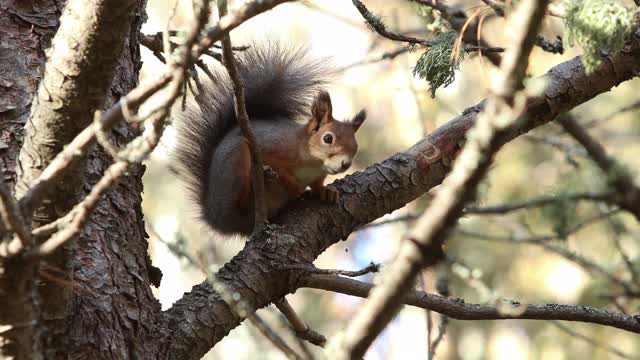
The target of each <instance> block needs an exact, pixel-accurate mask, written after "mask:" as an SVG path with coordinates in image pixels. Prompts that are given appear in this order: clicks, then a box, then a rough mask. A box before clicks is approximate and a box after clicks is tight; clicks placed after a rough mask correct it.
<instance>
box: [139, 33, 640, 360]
mask: <svg viewBox="0 0 640 360" xmlns="http://www.w3.org/2000/svg"><path fill="white" fill-rule="evenodd" d="M638 56H640V32H638V31H637V32H635V33H634V34H633V35H632V39H631V42H630V45H629V46H627V47H625V49H624V50H623V51H621V52H620V53H618V54H616V55H613V56H608V57H607V58H606V61H605V62H604V64H603V65H602V66H601V67H600V68H598V69H597V70H596V71H595V72H594V73H592V74H590V75H587V74H585V71H584V67H583V66H582V62H581V59H580V58H579V57H577V58H574V59H572V60H570V61H567V62H565V63H562V64H560V65H557V66H555V67H554V68H552V69H551V70H550V71H549V72H548V73H547V74H546V75H545V76H544V79H545V80H546V84H547V85H546V88H545V91H544V93H543V94H542V95H541V96H538V97H532V98H530V99H528V102H527V110H526V114H525V116H524V117H523V118H522V119H521V120H520V121H518V123H517V126H516V127H515V128H514V129H513V130H512V131H510V132H508V133H506V134H504V136H502V137H501V139H500V143H501V144H505V143H507V142H509V141H511V140H513V139H514V138H516V137H518V136H519V135H521V134H523V133H525V132H527V131H529V130H531V129H533V128H535V127H538V126H541V125H543V124H546V123H548V122H549V121H552V120H553V119H554V118H555V117H556V116H557V115H558V114H560V113H562V112H565V111H568V110H570V109H572V108H574V107H575V106H577V105H580V104H582V103H584V102H586V101H588V100H590V99H592V98H593V97H595V96H597V95H599V94H601V93H604V92H606V91H609V90H610V89H611V88H612V87H614V86H617V85H618V84H620V83H621V82H623V81H626V80H629V79H631V78H633V77H635V76H637V74H639V73H640V61H638V59H639V58H638ZM482 106H483V103H480V104H478V105H476V106H473V107H471V108H468V109H467V110H465V111H464V113H463V114H462V115H461V116H459V117H457V118H455V119H453V120H451V121H449V122H448V123H447V124H445V125H443V126H442V127H440V128H438V129H437V130H436V131H434V132H433V133H432V134H430V135H429V136H427V137H426V138H424V139H423V140H421V141H420V142H418V143H417V144H416V145H414V146H413V147H411V148H410V149H409V150H408V151H406V152H405V153H401V154H397V155H394V156H392V157H391V158H389V159H387V160H385V161H383V162H382V163H379V164H375V165H373V166H371V167H369V168H368V169H366V170H364V171H362V172H358V173H356V174H353V175H351V176H348V177H346V178H344V179H342V180H339V181H337V182H335V183H334V186H336V187H337V188H338V189H339V190H340V191H341V200H340V202H339V203H338V204H337V205H335V206H330V205H322V204H318V203H317V202H315V201H313V200H310V199H303V200H301V201H298V202H297V203H295V204H293V205H292V206H291V208H290V209H289V211H287V212H285V213H284V214H283V215H282V216H281V217H280V218H279V219H276V221H275V223H276V224H278V225H272V226H271V227H270V228H269V229H267V230H266V231H264V232H262V233H260V234H257V235H256V236H254V237H252V239H251V240H250V241H249V242H248V243H247V245H246V246H245V248H244V249H243V250H242V251H241V252H240V253H239V254H238V255H236V256H235V257H234V258H233V259H232V260H231V261H230V262H229V263H227V264H226V265H225V266H224V267H223V268H222V269H221V270H220V271H219V272H218V273H217V276H218V278H220V279H221V280H222V281H224V282H225V283H226V284H227V285H228V286H229V287H230V288H231V289H233V291H236V292H237V293H239V294H240V295H241V296H242V298H243V299H244V300H245V301H246V302H247V303H248V304H249V305H250V306H252V307H253V308H255V309H258V308H261V307H264V306H267V305H268V304H269V303H270V302H271V301H274V300H276V299H279V298H280V297H282V296H283V295H285V294H287V293H292V292H295V290H296V289H297V288H298V287H300V276H301V275H302V274H301V273H300V272H299V271H293V270H288V271H287V270H283V269H282V266H283V265H284V264H291V263H302V262H309V263H310V262H312V261H313V260H314V259H315V258H316V257H317V256H319V255H320V254H321V253H322V252H323V251H324V250H326V249H327V248H328V247H329V246H331V245H333V244H334V243H336V242H338V241H339V240H340V239H345V238H346V237H347V236H348V235H349V234H350V233H351V232H352V231H353V230H354V229H356V228H358V227H359V226H361V225H364V224H366V223H369V222H370V221H372V220H374V219H376V218H378V217H380V216H382V215H384V214H387V213H389V212H391V211H393V210H395V209H398V208H400V207H402V206H404V205H405V204H406V203H408V202H409V201H411V200H413V199H415V198H417V197H418V196H420V195H421V194H423V193H424V192H426V191H428V190H429V189H431V188H433V187H434V186H436V185H438V184H440V183H441V182H442V180H443V178H444V176H445V175H446V173H447V171H448V169H449V166H448V165H450V163H451V161H452V159H453V158H454V157H455V155H456V153H457V151H458V149H459V144H460V143H461V142H462V141H464V134H465V132H466V130H467V129H469V127H470V126H471V125H472V123H473V121H474V120H475V118H476V116H477V115H478V113H479V112H480V111H481V109H482ZM436 149H437V150H436ZM241 320H242V319H240V318H238V317H236V316H234V315H233V314H232V312H231V311H230V309H229V308H228V307H227V305H226V304H225V303H224V302H223V301H222V300H221V299H220V297H219V296H218V294H216V293H215V292H214V291H213V290H212V289H211V288H210V287H209V286H208V285H207V284H206V283H202V284H200V285H197V286H195V287H194V288H193V290H192V291H191V292H190V293H188V294H185V296H184V297H183V298H182V299H181V300H179V301H178V302H176V303H175V304H174V306H173V307H172V308H171V309H169V310H167V311H165V312H164V313H163V314H162V315H161V316H160V317H159V318H158V319H157V321H158V323H157V325H156V329H155V331H156V334H155V335H154V336H153V340H152V341H153V342H155V343H156V344H157V348H156V350H155V352H154V355H153V356H154V357H158V358H166V359H173V358H189V359H197V358H199V357H200V356H202V355H203V354H204V353H205V352H206V351H207V350H208V349H210V348H211V347H212V346H213V345H215V344H216V343H217V342H218V341H220V340H221V339H222V338H223V337H224V336H226V334H227V333H228V332H229V331H230V330H231V329H233V328H234V327H235V326H237V325H238V324H239V323H240V321H241Z"/></svg>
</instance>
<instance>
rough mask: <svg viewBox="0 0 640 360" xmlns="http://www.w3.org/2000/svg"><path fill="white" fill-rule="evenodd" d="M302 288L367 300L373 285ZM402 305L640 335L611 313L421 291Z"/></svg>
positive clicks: (632, 323)
mask: <svg viewBox="0 0 640 360" xmlns="http://www.w3.org/2000/svg"><path fill="white" fill-rule="evenodd" d="M300 281H301V284H300V285H301V286H302V287H307V288H313V289H321V290H327V291H333V292H337V293H341V294H346V295H352V296H358V297H362V298H366V297H368V296H369V293H370V292H371V290H372V289H373V287H374V285H373V284H369V283H366V282H362V281H358V280H354V279H349V278H345V277H341V276H334V275H318V274H315V275H311V276H308V277H305V278H301V280H300ZM402 303H403V304H407V305H411V306H415V307H419V308H422V309H429V310H431V311H435V312H437V313H440V314H443V315H446V316H448V317H450V318H452V319H457V320H504V319H522V320H566V321H577V322H584V323H593V324H600V325H606V326H611V327H615V328H618V329H622V330H626V331H630V332H633V333H636V334H640V321H637V319H636V317H634V316H632V315H625V314H621V313H616V312H611V311H608V310H604V309H599V308H594V307H590V306H582V305H561V304H526V305H524V304H521V303H520V302H517V301H509V300H505V301H504V302H503V303H506V304H504V305H506V306H510V307H513V308H520V307H523V306H524V307H526V308H525V309H524V311H518V312H517V313H516V312H509V311H503V310H502V309H499V308H498V307H497V306H488V305H480V304H472V303H468V302H465V301H464V300H462V299H458V298H445V297H442V296H439V295H435V294H429V293H425V292H422V291H411V292H408V293H406V294H404V296H403V298H402Z"/></svg>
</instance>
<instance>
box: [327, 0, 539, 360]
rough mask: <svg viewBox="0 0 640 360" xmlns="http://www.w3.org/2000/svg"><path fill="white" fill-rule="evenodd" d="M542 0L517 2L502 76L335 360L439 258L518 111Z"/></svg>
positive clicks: (358, 352) (359, 342) (388, 313)
mask: <svg viewBox="0 0 640 360" xmlns="http://www.w3.org/2000/svg"><path fill="white" fill-rule="evenodd" d="M547 3H548V0H529V1H522V2H520V3H519V6H518V8H517V10H516V12H515V13H514V14H513V16H512V18H511V19H510V20H511V21H512V22H511V24H512V25H513V26H517V27H518V28H519V29H520V30H519V31H516V40H515V42H514V46H513V47H512V48H510V49H509V51H508V52H507V53H506V57H505V59H504V60H503V62H502V74H501V75H502V76H501V78H500V79H499V81H497V83H496V86H495V88H494V92H495V94H496V96H495V97H494V98H493V99H491V100H490V101H489V103H488V104H487V107H486V109H485V113H484V114H483V115H484V116H481V117H480V118H479V119H478V121H477V123H476V124H475V126H474V128H473V129H472V130H471V131H470V132H469V133H468V138H467V142H466V144H465V146H464V148H463V150H462V152H461V154H460V155H459V156H458V158H457V160H456V163H455V164H454V167H453V170H452V171H451V173H450V174H449V176H448V178H447V179H446V180H445V181H444V182H443V184H442V188H441V189H440V190H439V191H438V193H437V194H436V196H435V199H434V200H433V202H432V203H431V205H430V206H429V208H428V210H427V211H426V212H425V214H424V215H423V216H422V217H421V218H420V220H419V221H418V223H417V225H416V227H415V228H414V229H413V230H412V231H411V232H410V233H409V236H408V237H407V241H404V242H403V244H402V245H401V247H400V249H399V251H398V255H397V257H396V259H395V260H394V262H393V264H392V265H391V267H390V269H389V271H388V272H386V273H385V275H386V276H385V277H384V279H383V282H382V284H381V285H380V286H379V287H377V288H376V290H374V291H373V292H372V294H371V297H370V298H369V299H368V301H366V302H365V304H364V306H363V307H362V308H361V309H360V311H359V312H358V313H357V314H356V316H355V318H354V319H353V321H352V322H351V323H350V324H349V326H348V327H347V329H346V330H345V335H344V337H343V339H341V344H340V345H341V347H340V351H339V353H338V358H339V359H351V358H354V357H355V358H359V357H361V356H363V355H364V353H365V351H366V349H367V348H368V347H369V345H370V344H371V343H372V342H373V340H374V339H375V338H376V337H377V336H378V334H379V333H380V332H381V331H382V329H383V328H384V327H385V326H386V325H387V323H388V322H389V321H391V319H392V318H393V316H394V315H395V312H396V310H397V309H398V308H399V307H400V305H401V304H402V296H403V294H404V293H405V292H406V291H408V290H409V289H410V288H411V285H412V282H413V279H414V278H415V276H416V274H417V273H418V271H420V269H421V268H422V267H423V266H431V265H433V264H435V263H437V262H438V261H440V259H442V258H443V256H444V252H443V249H442V245H443V243H444V241H445V238H446V235H447V233H448V231H449V229H450V228H451V226H452V225H453V224H454V223H455V221H456V220H457V219H458V217H459V216H460V215H462V209H463V206H464V203H465V202H466V201H467V200H468V199H469V198H470V197H472V196H473V194H474V193H475V188H476V186H477V185H478V183H479V182H480V180H481V179H482V177H483V176H484V174H485V172H486V170H487V169H488V167H489V164H490V163H491V157H492V155H493V154H494V153H495V152H496V151H497V149H498V148H499V135H500V133H501V132H503V131H505V129H507V128H508V127H509V125H511V123H512V122H513V120H515V118H516V117H517V116H518V115H519V113H520V112H521V109H519V107H520V106H522V105H520V106H518V105H516V102H515V99H514V97H515V93H516V91H518V90H519V89H521V88H522V79H523V77H524V75H525V71H526V67H527V60H528V57H529V54H530V52H531V48H532V46H533V41H532V40H533V38H534V37H535V36H536V34H537V30H538V27H539V25H540V23H541V22H542V18H543V16H544V10H545V9H546V5H547Z"/></svg>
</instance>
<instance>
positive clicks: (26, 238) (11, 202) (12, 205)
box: [0, 177, 31, 248]
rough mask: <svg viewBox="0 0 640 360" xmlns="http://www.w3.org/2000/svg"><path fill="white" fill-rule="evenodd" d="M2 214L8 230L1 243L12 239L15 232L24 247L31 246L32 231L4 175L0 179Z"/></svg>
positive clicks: (0, 213) (0, 206) (0, 209)
mask: <svg viewBox="0 0 640 360" xmlns="http://www.w3.org/2000/svg"><path fill="white" fill-rule="evenodd" d="M0 215H1V216H2V222H3V224H4V230H5V231H6V233H4V234H2V237H0V243H3V242H4V241H5V240H7V241H10V240H9V239H11V235H12V234H13V233H15V234H16V236H17V237H18V240H19V241H20V244H21V245H22V247H23V248H26V247H28V246H30V245H31V233H30V232H29V229H28V228H27V225H26V224H25V222H24V219H23V218H22V214H21V213H20V208H19V207H18V204H17V203H16V199H15V198H14V197H13V195H11V191H10V190H9V188H8V187H7V185H6V184H5V182H4V177H3V178H2V179H0Z"/></svg>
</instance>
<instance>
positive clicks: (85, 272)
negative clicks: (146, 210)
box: [0, 0, 159, 359]
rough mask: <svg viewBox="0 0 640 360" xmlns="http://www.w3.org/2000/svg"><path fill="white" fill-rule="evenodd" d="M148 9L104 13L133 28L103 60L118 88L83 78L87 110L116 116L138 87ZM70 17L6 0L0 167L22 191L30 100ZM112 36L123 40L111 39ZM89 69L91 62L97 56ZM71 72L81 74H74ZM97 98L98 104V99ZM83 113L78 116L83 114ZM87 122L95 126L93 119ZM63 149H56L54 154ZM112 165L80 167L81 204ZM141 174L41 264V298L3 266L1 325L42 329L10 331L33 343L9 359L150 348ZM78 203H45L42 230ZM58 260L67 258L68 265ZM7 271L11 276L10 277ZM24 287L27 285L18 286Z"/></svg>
mask: <svg viewBox="0 0 640 360" xmlns="http://www.w3.org/2000/svg"><path fill="white" fill-rule="evenodd" d="M97 3H101V2H100V1H98V2H97ZM130 3H131V2H130ZM145 5H146V1H145V0H136V1H134V2H133V4H132V5H131V6H122V7H121V8H119V9H113V8H114V6H110V7H109V8H110V11H111V13H110V14H106V15H105V16H104V18H105V21H106V22H107V23H108V22H109V21H110V22H112V24H109V25H107V26H126V28H125V29H124V32H125V33H126V36H125V38H124V39H122V36H121V34H122V33H121V32H119V30H117V29H116V28H115V27H114V28H113V31H111V32H110V33H108V34H106V36H105V39H106V40H105V41H106V42H105V43H107V44H111V43H113V44H115V47H116V48H115V49H110V48H104V49H100V51H103V54H102V58H105V59H106V60H105V64H106V65H104V67H108V66H110V65H109V64H108V62H109V58H110V57H111V58H113V56H117V59H116V61H117V66H116V68H115V71H114V72H113V76H112V75H111V74H110V71H109V70H108V68H107V69H101V70H102V71H105V72H106V75H105V77H104V78H107V79H109V81H110V79H111V77H112V78H113V81H112V83H111V86H110V88H109V86H108V83H107V84H99V83H98V84H96V83H95V79H96V78H100V74H95V73H92V74H86V72H85V73H84V74H81V76H82V75H84V76H88V77H89V79H90V81H89V82H88V86H89V87H88V88H86V89H85V90H82V89H80V91H87V92H88V93H87V94H86V95H87V97H86V101H87V102H91V101H94V102H97V104H96V106H100V105H99V104H102V103H103V104H104V105H103V107H104V108H106V107H109V106H110V105H111V104H113V103H114V102H115V101H117V100H118V99H119V98H120V97H121V96H123V95H125V94H126V93H127V92H129V91H130V90H131V89H132V88H133V87H134V86H135V85H136V84H137V78H138V70H139V68H140V53H139V46H138V37H137V36H138V33H139V29H140V27H141V25H142V23H143V22H144V20H145V18H146V17H145V15H144V14H145V13H144V11H145ZM63 8H64V3H63V2H62V1H57V2H55V1H54V2H52V1H44V0H32V1H11V0H1V1H0V54H1V55H0V89H2V90H1V91H0V145H2V146H1V147H0V151H1V158H0V161H2V164H1V165H2V170H3V174H4V181H6V182H9V183H10V184H11V185H13V184H15V183H16V179H17V176H16V160H17V157H18V153H19V151H20V147H21V146H22V144H23V139H24V134H25V133H24V128H25V124H26V123H27V120H28V119H29V117H30V113H31V104H32V99H33V98H34V94H35V92H36V90H37V88H38V84H39V82H40V80H41V78H42V74H43V68H44V65H45V61H46V58H45V50H46V49H48V48H49V47H50V45H51V40H52V38H53V36H54V34H55V32H56V31H57V29H58V27H59V17H60V16H61V14H62V12H63ZM115 10H117V11H115ZM127 19H130V21H127ZM129 24H130V25H129ZM83 31H91V29H86V30H83ZM110 36H111V37H112V38H115V37H117V39H109V37H110ZM98 40H99V41H100V39H98ZM103 40H104V39H103ZM122 40H124V41H122ZM122 42H124V45H123V46H122ZM118 54H120V55H118ZM81 60H87V59H81ZM88 60H92V59H91V57H89V59H88ZM111 63H113V61H111ZM50 70H52V69H50ZM71 70H72V71H75V70H74V69H73V68H71ZM83 70H85V69H83ZM63 75H64V76H62V77H61V78H60V81H61V83H60V84H58V86H60V87H63V86H64V84H65V83H64V81H65V79H66V77H65V76H67V75H69V74H63ZM91 79H94V83H91ZM48 85H49V86H54V87H55V86H56V84H48ZM101 85H107V86H106V87H104V86H101ZM100 87H104V88H105V89H106V88H109V90H108V91H107V93H106V99H105V97H104V90H99V88H100ZM94 93H95V94H97V95H96V96H95V98H92V96H93V95H94ZM40 101H51V99H46V97H45V99H44V100H43V99H42V97H41V98H40ZM52 104H53V108H52V110H53V111H54V112H55V106H56V104H55V103H54V102H52ZM82 105H83V104H80V106H79V107H80V108H82ZM87 109H90V106H87ZM71 115H72V116H74V119H73V121H75V122H76V124H78V126H77V127H76V128H73V126H68V125H69V123H68V122H65V123H64V124H65V126H67V127H68V128H65V131H66V130H68V132H66V134H67V137H66V138H64V139H63V141H64V142H67V141H69V140H70V139H71V138H72V137H73V136H75V133H77V132H78V131H79V130H81V129H82V127H84V124H83V123H87V119H86V118H85V119H82V118H83V117H86V115H87V113H86V111H85V113H84V114H69V113H67V116H71ZM90 115H91V112H89V116H90ZM31 116H32V117H33V116H34V115H33V114H31ZM88 121H89V122H90V121H91V117H89V119H88ZM35 126H36V128H35V131H32V133H36V134H38V131H41V130H42V132H40V134H42V133H43V132H45V133H46V132H47V131H49V130H51V129H49V128H47V129H43V128H42V127H41V126H42V124H37V125H35ZM136 134H137V132H136V131H135V130H133V129H131V128H130V127H129V126H128V125H126V124H123V125H121V126H119V127H118V128H117V129H115V130H114V131H113V132H112V137H111V138H112V141H113V142H114V143H115V144H116V145H119V146H122V145H123V144H125V143H126V142H128V141H129V140H131V139H132V138H133V137H134V136H135V135H136ZM36 140H37V139H36ZM57 140H60V139H57ZM59 150H60V149H55V148H54V149H52V153H57V151H59ZM32 155H33V156H31V158H30V159H29V160H31V161H32V164H30V165H31V166H33V162H35V163H36V164H37V162H38V161H39V159H37V158H36V159H35V160H34V157H41V156H42V157H46V156H47V155H46V154H43V153H42V152H41V151H40V152H35V153H34V154H32ZM41 161H46V159H44V160H41ZM111 163H112V159H111V158H110V157H109V155H107V154H106V153H105V152H104V151H102V150H101V149H99V148H98V147H96V148H95V149H94V150H93V151H92V152H91V153H90V154H89V156H88V158H87V160H86V165H85V164H80V165H79V166H78V169H77V171H74V174H72V177H71V178H75V179H79V180H80V183H78V184H77V185H75V184H73V186H75V187H76V192H77V195H79V196H84V195H85V194H86V193H87V192H88V191H89V190H90V189H91V187H92V186H93V184H95V183H96V181H97V180H98V179H99V178H100V177H101V176H102V174H103V172H104V170H105V169H106V168H107V167H108V166H109V165H110V164H111ZM42 165H43V164H40V166H42ZM143 170H144V169H143V166H140V165H138V166H134V167H133V168H132V169H131V171H130V172H129V176H127V177H125V178H123V179H122V180H121V181H120V184H119V185H117V186H115V187H114V188H112V189H111V190H110V191H109V192H108V194H107V195H106V196H105V198H104V199H103V200H102V201H101V202H100V204H99V206H98V208H97V209H96V211H95V212H94V213H93V215H92V217H91V220H90V222H89V224H88V226H87V227H86V228H85V229H84V232H83V233H82V235H81V236H80V237H79V238H78V239H77V241H76V242H75V245H73V246H70V247H67V248H66V249H62V251H61V252H59V253H58V254H54V256H53V257H50V258H49V259H47V261H45V262H43V263H42V265H41V266H40V267H39V269H38V267H32V268H33V269H36V270H35V271H36V272H37V276H36V277H35V279H36V282H37V287H36V288H37V289H38V291H36V292H29V291H24V288H25V287H26V288H29V287H30V285H31V284H30V283H29V280H28V279H29V278H30V277H31V276H30V274H29V273H26V274H20V273H19V272H14V273H15V274H14V275H11V276H6V275H8V273H9V271H11V270H16V269H20V267H19V266H16V265H14V264H12V263H11V262H9V261H4V262H0V275H1V276H0V290H1V291H7V290H9V291H7V292H6V293H2V292H1V291H0V298H1V300H0V303H2V304H3V306H2V308H3V309H4V310H3V309H0V319H2V321H3V322H5V321H7V320H9V321H10V320H11V319H12V316H13V318H15V319H16V320H18V319H22V322H24V320H25V319H29V318H31V319H33V320H34V323H31V324H29V323H25V324H22V326H19V327H16V328H14V329H13V330H11V331H13V332H23V334H22V335H26V336H23V337H19V338H22V339H26V342H24V343H21V344H15V346H13V347H5V351H10V352H14V353H13V354H7V355H12V356H16V357H17V358H24V355H25V352H23V350H24V351H27V352H28V351H32V350H31V349H34V346H35V349H36V350H39V349H41V350H42V352H43V353H42V354H43V356H44V358H46V359H56V358H107V359H128V358H130V357H131V354H132V353H134V352H135V351H134V350H133V349H134V348H137V347H139V344H136V342H138V341H142V339H143V338H144V336H145V334H146V333H147V332H148V331H147V326H149V325H150V323H151V321H150V319H151V315H152V314H154V313H157V312H158V311H159V304H158V302H157V301H156V300H155V299H154V297H153V295H152V293H151V288H150V286H149V285H150V280H149V269H151V268H150V262H149V259H148V255H147V241H146V239H145V231H144V222H143V217H142V211H141V207H140V204H141V193H142V181H141V177H142V173H143ZM78 174H80V175H81V174H84V176H78ZM36 176H37V175H36ZM23 178H24V176H23ZM71 178H70V179H71ZM30 180H32V179H30ZM28 184H29V182H25V183H24V184H21V187H20V190H19V191H18V192H20V193H24V191H25V189H26V188H25V186H28ZM69 185H72V184H69V183H66V184H60V188H61V189H63V190H61V191H60V192H59V193H60V194H67V193H68V191H67V190H64V189H65V186H66V187H67V189H68V187H69ZM78 190H80V191H78ZM76 200H77V197H76V196H73V197H68V198H66V199H65V198H62V199H60V198H56V197H55V195H50V196H49V199H48V201H46V202H45V203H44V206H43V210H41V211H38V212H37V213H36V216H35V217H34V219H33V221H34V223H36V224H41V223H42V222H48V221H51V220H52V218H55V217H57V216H61V215H64V214H65V213H66V212H67V211H68V210H69V209H70V206H72V205H73V203H74V202H75V201H76ZM60 253H64V255H63V256H60ZM12 261H19V260H18V259H13V260H12ZM23 268H24V267H23ZM26 268H30V267H29V266H27V267H26ZM2 270H5V271H7V273H5V274H4V275H2V272H3V271H2ZM19 279H24V280H23V281H18V280H19ZM20 293H26V294H28V297H27V298H24V297H15V296H14V295H15V294H20ZM11 303H13V304H15V305H16V306H15V307H13V309H14V310H15V309H24V312H22V313H14V314H10V313H4V314H3V313H2V312H3V311H6V312H8V311H9V310H8V309H9V308H11V306H5V305H7V304H11ZM37 304H40V306H37ZM30 305H36V306H30ZM13 323H14V324H18V323H20V322H19V321H16V322H13ZM36 329H37V331H36ZM8 337H10V336H8ZM29 340H30V341H31V343H29ZM21 347H25V349H26V350H25V349H22V350H20V348H21ZM29 347H31V349H29ZM36 354H37V351H36Z"/></svg>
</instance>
